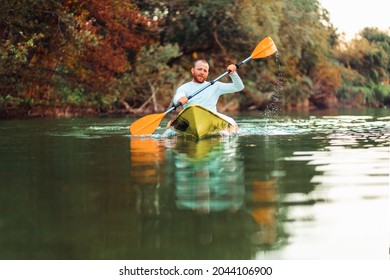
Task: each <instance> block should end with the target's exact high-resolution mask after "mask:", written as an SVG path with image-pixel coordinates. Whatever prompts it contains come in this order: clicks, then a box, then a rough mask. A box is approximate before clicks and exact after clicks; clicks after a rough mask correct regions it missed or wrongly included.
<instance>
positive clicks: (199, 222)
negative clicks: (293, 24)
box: [0, 110, 390, 260]
mask: <svg viewBox="0 0 390 280" xmlns="http://www.w3.org/2000/svg"><path fill="white" fill-rule="evenodd" d="M338 113H339V114H337V115H336V114H318V115H315V114H312V115H293V114H290V115H289V116H286V115H283V116H279V117H264V116H262V115H261V114H256V115H240V116H235V117H234V118H235V119H236V120H237V122H238V124H239V125H240V127H241V131H240V133H239V134H238V135H236V136H234V137H225V138H213V139H207V140H202V141H198V142H195V141H192V140H189V139H182V138H171V139H166V138H162V137H161V134H162V133H163V131H164V125H165V124H166V122H167V121H168V118H166V120H165V119H164V120H163V122H162V124H161V127H160V128H159V129H158V130H157V131H156V133H155V134H154V135H152V136H150V137H142V138H136V137H130V136H129V132H128V127H129V124H130V123H132V122H133V121H134V119H127V118H74V119H31V120H2V121H0V135H1V137H0V155H1V157H0V177H1V178H2V179H1V186H0V248H1V250H0V259H246V260H249V259H388V256H389V255H388V253H389V206H388V188H389V138H390V117H388V116H387V114H388V113H387V111H386V110H373V111H364V112H361V111H359V112H338Z"/></svg>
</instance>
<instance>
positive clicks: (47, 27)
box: [0, 0, 390, 116]
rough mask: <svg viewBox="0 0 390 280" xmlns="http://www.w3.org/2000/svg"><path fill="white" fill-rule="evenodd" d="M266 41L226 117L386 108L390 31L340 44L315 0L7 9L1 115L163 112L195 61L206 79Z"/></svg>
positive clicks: (125, 1)
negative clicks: (272, 104)
mask: <svg viewBox="0 0 390 280" xmlns="http://www.w3.org/2000/svg"><path fill="white" fill-rule="evenodd" d="M265 36H271V37H272V39H273V40H274V42H275V44H276V46H277V48H278V51H279V53H278V58H277V60H275V59H272V58H267V59H262V60H259V61H253V62H251V63H250V64H248V65H246V66H245V67H242V68H241V69H240V73H241V77H242V78H243V80H244V83H245V85H246V88H245V90H244V93H245V94H235V95H229V96H227V97H224V98H223V99H222V100H221V101H222V102H221V105H222V106H224V107H223V108H221V109H232V110H233V109H240V110H248V109H263V108H264V106H265V105H266V104H267V102H268V101H269V100H270V99H271V97H272V95H273V93H275V89H278V90H280V93H279V94H280V97H281V100H280V101H281V102H283V104H284V105H285V106H286V107H303V108H308V107H309V106H312V107H316V108H327V107H334V106H388V105H390V89H389V67H390V57H389V56H390V36H389V33H388V31H381V30H378V29H375V28H366V29H364V30H362V31H361V34H360V37H357V38H356V39H355V40H353V41H351V42H348V43H345V42H342V40H340V38H339V35H338V34H337V30H336V29H335V28H334V27H333V25H332V24H331V22H330V21H329V14H328V13H327V11H326V10H324V9H323V8H322V7H321V6H320V5H319V3H318V2H317V1H316V0H263V1H257V0H240V1H237V0H220V1H214V0H196V1H194V0H191V1H190V0H170V1H161V0H148V1H141V0H112V1H105V0H12V1H11V0H3V1H2V9H1V10H0V40H1V41H0V116H9V115H21V114H35V113H38V114H55V115H60V114H64V113H67V112H70V113H77V112H80V113H102V112H126V113H135V114H136V113H139V114H145V113H149V112H152V111H163V110H165V109H166V108H167V107H168V106H169V105H170V102H171V98H172V95H173V94H174V91H175V88H176V87H177V86H178V85H180V84H181V83H183V82H185V81H187V80H188V79H189V68H190V67H191V63H192V61H193V60H194V59H195V58H197V57H205V58H206V59H207V60H208V61H209V62H210V65H211V68H212V69H211V72H210V78H214V77H216V76H217V75H219V74H220V73H222V72H223V71H224V70H225V67H226V65H227V64H228V63H231V62H239V61H241V60H242V59H244V58H246V57H248V56H249V55H250V53H251V52H252V50H253V49H254V47H256V45H257V43H258V42H259V41H260V40H261V39H262V38H263V37H265Z"/></svg>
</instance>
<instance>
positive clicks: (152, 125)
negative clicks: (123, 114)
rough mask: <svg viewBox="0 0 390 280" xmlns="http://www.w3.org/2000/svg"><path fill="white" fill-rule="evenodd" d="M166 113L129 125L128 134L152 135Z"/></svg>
mask: <svg viewBox="0 0 390 280" xmlns="http://www.w3.org/2000/svg"><path fill="white" fill-rule="evenodd" d="M165 115H166V113H161V114H152V115H148V116H145V117H142V118H140V119H139V120H137V121H135V122H134V123H132V125H130V133H131V134H132V135H146V134H152V133H153V132H154V131H155V130H156V128H157V127H158V125H159V124H160V122H161V120H162V119H163V118H164V117H165Z"/></svg>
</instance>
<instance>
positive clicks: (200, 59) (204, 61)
mask: <svg viewBox="0 0 390 280" xmlns="http://www.w3.org/2000/svg"><path fill="white" fill-rule="evenodd" d="M199 61H201V62H203V63H206V64H207V65H208V64H209V63H208V62H207V60H205V59H203V58H198V59H197V60H195V61H194V66H193V68H195V67H196V64H197V63H198V62H199Z"/></svg>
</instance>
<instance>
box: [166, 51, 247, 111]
mask: <svg viewBox="0 0 390 280" xmlns="http://www.w3.org/2000/svg"><path fill="white" fill-rule="evenodd" d="M251 59H252V57H251V56H250V57H247V58H246V59H244V60H243V61H241V62H240V63H238V64H236V67H237V68H239V67H240V66H241V65H243V64H245V63H247V62H249V61H250V60H251ZM229 73H230V70H227V71H225V73H223V74H221V75H220V76H218V77H217V78H215V79H214V80H212V81H211V82H208V83H207V85H205V86H204V87H202V88H200V89H198V90H197V91H195V92H194V93H192V94H190V95H189V96H187V99H188V100H190V99H191V98H192V97H194V96H195V95H197V94H198V93H200V92H202V91H203V90H205V89H206V88H208V87H210V86H212V85H213V84H215V82H216V81H219V80H220V79H222V78H223V77H225V76H226V75H228V74H229ZM181 105H183V104H181V102H178V103H177V104H176V105H173V106H172V107H171V108H169V109H168V110H167V111H165V114H168V113H170V112H172V111H173V110H176V108H178V107H180V106H181Z"/></svg>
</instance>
